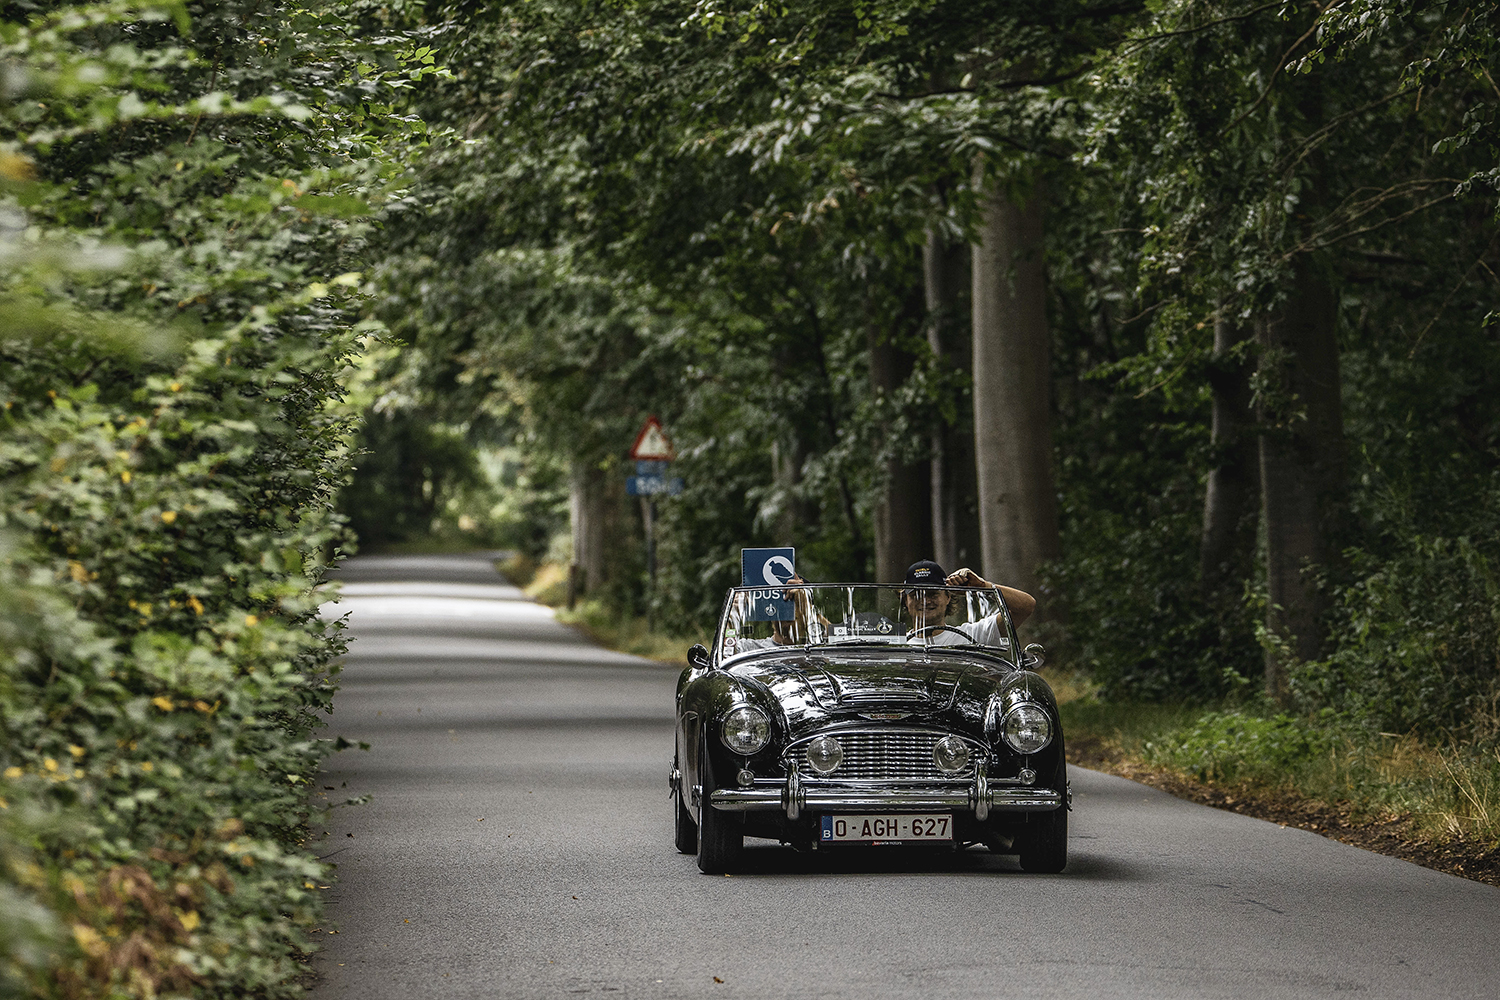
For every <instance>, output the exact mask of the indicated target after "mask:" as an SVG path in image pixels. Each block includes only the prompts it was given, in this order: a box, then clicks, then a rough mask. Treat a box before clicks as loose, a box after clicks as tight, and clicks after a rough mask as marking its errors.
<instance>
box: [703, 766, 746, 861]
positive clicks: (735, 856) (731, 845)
mask: <svg viewBox="0 0 1500 1000" xmlns="http://www.w3.org/2000/svg"><path fill="white" fill-rule="evenodd" d="M698 776H699V778H700V779H701V780H702V781H703V792H702V794H701V795H700V797H699V799H698V868H699V870H701V871H702V872H703V873H704V874H707V875H727V874H729V873H731V872H734V871H737V870H738V869H739V865H740V855H741V854H742V853H743V852H744V849H745V820H744V817H743V816H741V815H740V814H739V813H732V812H721V811H719V810H718V809H715V808H714V807H713V806H711V805H709V796H710V795H711V794H712V793H713V789H714V788H715V787H717V786H716V785H715V784H714V777H713V765H712V763H710V761H709V759H708V746H707V745H706V744H705V745H704V746H703V747H701V748H700V750H699V756H698Z"/></svg>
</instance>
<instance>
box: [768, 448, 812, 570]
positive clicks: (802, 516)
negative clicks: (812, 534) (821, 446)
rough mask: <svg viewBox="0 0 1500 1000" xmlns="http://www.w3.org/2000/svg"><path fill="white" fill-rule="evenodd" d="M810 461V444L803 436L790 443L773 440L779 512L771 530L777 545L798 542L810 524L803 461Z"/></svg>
mask: <svg viewBox="0 0 1500 1000" xmlns="http://www.w3.org/2000/svg"><path fill="white" fill-rule="evenodd" d="M806 461H807V446H806V445H805V444H804V443H803V442H802V440H801V439H800V438H793V439H792V441H791V442H790V444H783V443H782V442H780V441H772V442H771V479H772V482H774V483H775V484H776V492H775V494H774V495H775V501H774V502H775V504H776V513H775V515H774V516H773V517H772V518H771V531H772V534H773V535H774V537H775V539H776V544H777V545H796V544H797V539H798V538H799V537H801V534H802V532H803V531H804V530H806V528H807V527H808V505H807V503H806V501H805V500H803V498H802V496H801V486H802V465H803V463H804V462H806Z"/></svg>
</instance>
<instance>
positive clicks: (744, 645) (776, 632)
mask: <svg viewBox="0 0 1500 1000" xmlns="http://www.w3.org/2000/svg"><path fill="white" fill-rule="evenodd" d="M806 583H807V581H806V580H804V579H802V577H800V576H796V575H793V576H792V577H791V578H790V579H788V580H787V582H786V586H787V598H788V599H789V600H790V601H791V602H792V614H793V616H794V617H793V618H790V619H785V620H781V621H773V622H771V623H770V624H771V634H770V636H769V637H768V638H765V639H737V640H735V652H737V653H745V652H749V651H750V650H752V649H768V648H770V647H771V646H801V645H805V644H810V643H816V642H821V641H823V638H824V637H825V636H826V635H827V634H828V619H827V618H824V617H823V615H822V614H821V613H820V612H818V611H817V610H816V609H814V608H813V607H812V606H811V602H810V601H809V600H808V599H807V591H806V590H803V589H801V588H800V587H798V584H804V585H805V584H806Z"/></svg>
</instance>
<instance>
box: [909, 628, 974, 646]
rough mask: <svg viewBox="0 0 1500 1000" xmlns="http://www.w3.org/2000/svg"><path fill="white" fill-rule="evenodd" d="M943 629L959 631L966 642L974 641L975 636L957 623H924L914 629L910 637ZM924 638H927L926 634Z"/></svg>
mask: <svg viewBox="0 0 1500 1000" xmlns="http://www.w3.org/2000/svg"><path fill="white" fill-rule="evenodd" d="M943 629H947V630H948V631H949V632H957V633H958V634H959V635H961V636H963V637H964V642H973V641H974V637H973V636H972V635H970V634H969V633H967V632H965V631H964V630H963V629H961V628H959V627H958V626H956V625H924V626H922V627H921V628H914V629H912V630H911V633H910V634H909V636H908V638H914V637H917V636H921V635H922V633H923V632H939V631H941V630H943ZM923 638H925V636H924V637H923Z"/></svg>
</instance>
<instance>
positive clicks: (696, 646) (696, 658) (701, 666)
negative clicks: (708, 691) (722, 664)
mask: <svg viewBox="0 0 1500 1000" xmlns="http://www.w3.org/2000/svg"><path fill="white" fill-rule="evenodd" d="M687 659H688V665H689V666H691V667H692V668H693V669H694V670H707V669H708V668H709V662H708V647H707V646H705V645H703V643H701V642H695V643H693V645H692V646H691V647H689V648H688V657H687Z"/></svg>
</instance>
